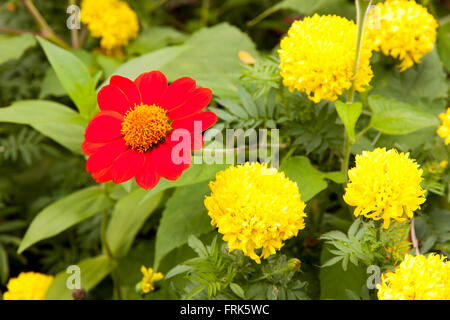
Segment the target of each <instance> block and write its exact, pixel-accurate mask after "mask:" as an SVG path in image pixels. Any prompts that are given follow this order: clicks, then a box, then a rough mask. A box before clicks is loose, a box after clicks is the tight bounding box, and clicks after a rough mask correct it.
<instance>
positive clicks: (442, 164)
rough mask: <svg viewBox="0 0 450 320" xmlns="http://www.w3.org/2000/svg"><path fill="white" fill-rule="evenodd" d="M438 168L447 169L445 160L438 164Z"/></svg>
mask: <svg viewBox="0 0 450 320" xmlns="http://www.w3.org/2000/svg"><path fill="white" fill-rule="evenodd" d="M439 166H440V167H441V168H447V166H448V161H447V160H442V161H441V162H439Z"/></svg>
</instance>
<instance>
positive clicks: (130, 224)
mask: <svg viewBox="0 0 450 320" xmlns="http://www.w3.org/2000/svg"><path fill="white" fill-rule="evenodd" d="M146 192H147V191H146V190H144V189H140V188H139V189H136V190H134V191H132V192H130V193H129V194H127V195H126V196H124V197H123V198H121V199H120V200H119V201H118V202H117V204H116V206H115V207H114V211H113V213H112V215H111V220H110V221H109V224H108V229H107V231H106V237H107V241H108V244H109V247H110V249H111V251H112V253H113V255H114V256H116V257H122V256H125V255H126V254H127V252H128V250H129V249H130V248H131V245H132V243H133V240H134V238H135V237H136V234H137V233H138V232H139V230H140V229H141V227H142V225H143V224H144V223H145V221H146V220H147V219H148V217H150V215H151V214H152V213H153V212H154V211H155V209H156V208H157V207H158V205H159V203H160V202H161V199H162V195H163V193H159V194H156V195H154V196H153V197H148V198H147V199H146V200H143V198H144V197H145V195H146Z"/></svg>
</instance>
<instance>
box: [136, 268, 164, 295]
mask: <svg viewBox="0 0 450 320" xmlns="http://www.w3.org/2000/svg"><path fill="white" fill-rule="evenodd" d="M141 272H142V274H143V277H142V281H141V282H140V287H141V290H142V292H143V293H150V292H152V291H154V290H155V282H157V281H160V280H161V279H162V278H163V277H164V276H163V274H162V273H161V272H154V271H153V269H152V268H148V269H147V268H146V267H145V266H142V267H141Z"/></svg>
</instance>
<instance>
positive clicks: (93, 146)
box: [81, 140, 108, 156]
mask: <svg viewBox="0 0 450 320" xmlns="http://www.w3.org/2000/svg"><path fill="white" fill-rule="evenodd" d="M107 143H108V142H90V141H87V140H85V141H84V142H83V144H82V145H81V149H82V150H83V153H84V154H85V155H87V156H90V155H92V154H93V153H95V152H96V151H97V150H98V149H100V148H101V147H103V146H104V145H105V144H107Z"/></svg>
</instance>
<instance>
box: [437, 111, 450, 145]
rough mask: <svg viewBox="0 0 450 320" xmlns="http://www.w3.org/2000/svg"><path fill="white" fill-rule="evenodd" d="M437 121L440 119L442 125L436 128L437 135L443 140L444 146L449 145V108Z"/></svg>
mask: <svg viewBox="0 0 450 320" xmlns="http://www.w3.org/2000/svg"><path fill="white" fill-rule="evenodd" d="M439 119H441V122H442V124H441V125H440V126H439V128H438V130H437V134H438V135H439V136H440V137H441V138H444V139H445V144H446V145H448V144H449V143H450V108H448V109H447V111H445V113H441V114H440V115H439Z"/></svg>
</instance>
